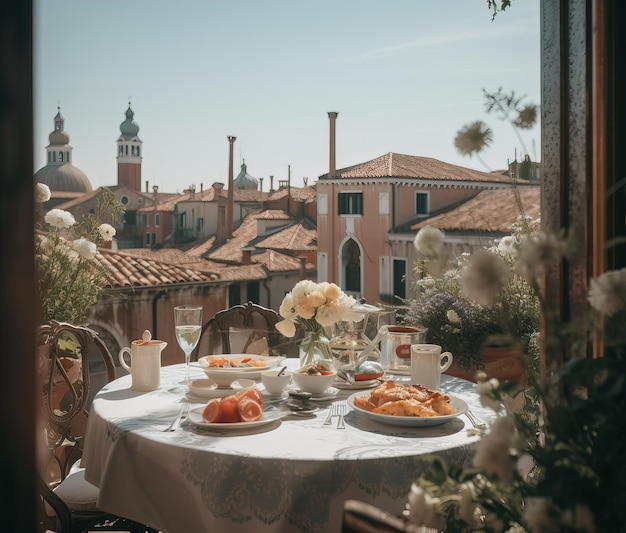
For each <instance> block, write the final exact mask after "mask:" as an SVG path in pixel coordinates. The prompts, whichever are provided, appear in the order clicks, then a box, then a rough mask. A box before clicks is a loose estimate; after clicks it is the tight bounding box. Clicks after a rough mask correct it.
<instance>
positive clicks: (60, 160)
mask: <svg viewBox="0 0 626 533" xmlns="http://www.w3.org/2000/svg"><path fill="white" fill-rule="evenodd" d="M62 162H63V152H59V163H62Z"/></svg>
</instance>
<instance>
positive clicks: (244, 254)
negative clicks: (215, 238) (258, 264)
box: [241, 248, 254, 265]
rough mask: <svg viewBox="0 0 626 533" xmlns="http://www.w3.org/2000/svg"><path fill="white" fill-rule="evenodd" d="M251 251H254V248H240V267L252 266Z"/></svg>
mask: <svg viewBox="0 0 626 533" xmlns="http://www.w3.org/2000/svg"><path fill="white" fill-rule="evenodd" d="M252 250H254V248H242V249H241V264H242V265H250V264H252Z"/></svg>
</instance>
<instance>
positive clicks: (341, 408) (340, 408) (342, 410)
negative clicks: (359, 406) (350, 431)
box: [335, 401, 348, 429]
mask: <svg viewBox="0 0 626 533" xmlns="http://www.w3.org/2000/svg"><path fill="white" fill-rule="evenodd" d="M335 405H336V406H337V415H338V416H339V420H337V429H346V425H345V424H344V423H343V417H344V415H345V414H346V410H347V408H348V404H347V403H346V402H345V401H341V402H339V403H337V404H335Z"/></svg>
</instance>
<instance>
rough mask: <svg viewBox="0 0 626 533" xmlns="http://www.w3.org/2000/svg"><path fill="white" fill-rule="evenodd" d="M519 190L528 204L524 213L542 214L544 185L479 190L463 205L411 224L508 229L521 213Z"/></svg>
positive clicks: (413, 228)
mask: <svg viewBox="0 0 626 533" xmlns="http://www.w3.org/2000/svg"><path fill="white" fill-rule="evenodd" d="M516 192H517V193H519V199H520V200H521V203H522V205H523V207H524V214H526V215H528V216H530V217H532V218H533V219H538V218H540V208H541V188H540V187H539V186H537V187H525V188H518V189H513V188H507V189H493V190H485V191H481V192H479V193H478V194H477V195H476V196H474V198H472V199H470V200H468V201H467V202H465V203H464V204H462V205H460V206H459V207H457V208H455V209H452V210H450V211H447V212H446V213H441V214H439V215H435V216H432V217H429V218H427V219H425V220H423V221H421V222H419V223H417V224H413V225H412V226H411V230H418V229H420V228H423V227H424V226H434V227H436V228H439V229H442V230H481V231H494V232H504V233H506V232H508V231H510V228H511V225H512V224H513V223H514V222H515V220H516V218H517V217H518V216H519V215H520V214H521V213H520V208H519V205H518V201H517V198H516Z"/></svg>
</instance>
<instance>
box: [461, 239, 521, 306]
mask: <svg viewBox="0 0 626 533" xmlns="http://www.w3.org/2000/svg"><path fill="white" fill-rule="evenodd" d="M509 275H510V269H509V266H508V265H507V264H506V262H505V261H504V259H502V258H501V257H499V256H497V255H495V254H492V253H491V252H488V251H487V250H477V251H476V252H474V254H472V257H471V260H470V263H469V265H468V266H467V267H465V269H464V270H463V273H462V274H461V287H462V290H463V292H464V293H465V294H466V295H467V296H468V297H469V298H471V299H472V300H474V301H476V302H477V303H478V304H480V305H484V306H490V305H493V303H494V302H495V301H496V299H497V298H498V295H499V294H500V291H501V290H502V286H503V285H504V283H505V282H506V280H507V278H508V277H509Z"/></svg>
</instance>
